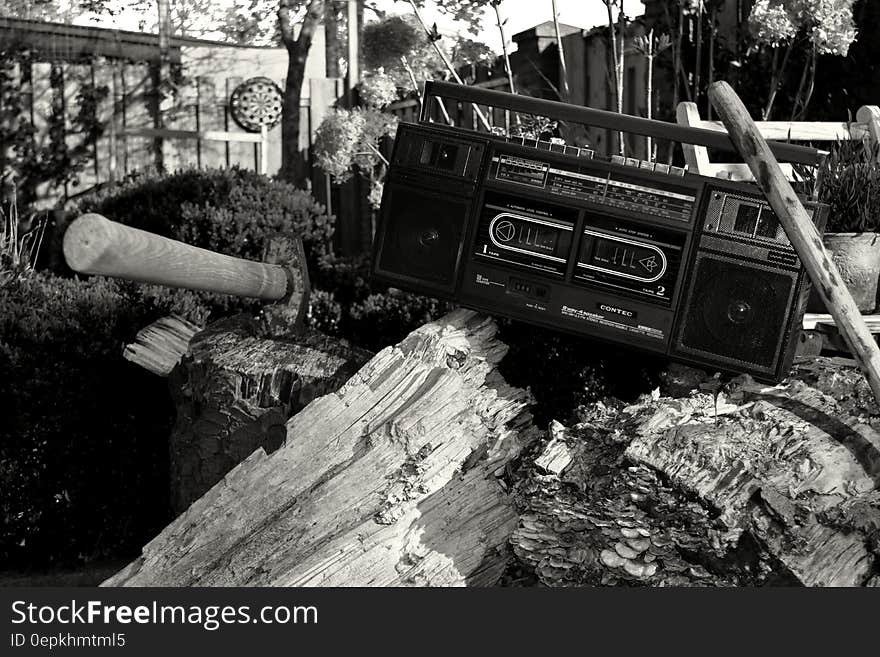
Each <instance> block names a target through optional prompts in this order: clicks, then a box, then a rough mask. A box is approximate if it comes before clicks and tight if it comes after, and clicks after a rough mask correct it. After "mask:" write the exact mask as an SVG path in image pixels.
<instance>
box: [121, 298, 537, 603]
mask: <svg viewBox="0 0 880 657" xmlns="http://www.w3.org/2000/svg"><path fill="white" fill-rule="evenodd" d="M495 333H496V326H495V324H494V323H493V322H492V321H491V320H489V319H487V318H486V317H483V316H480V315H477V314H475V313H473V312H470V311H455V312H453V313H451V314H449V315H447V316H446V317H444V318H443V319H441V320H438V321H436V322H432V323H430V324H426V325H425V326H423V327H421V328H420V329H418V330H417V331H414V332H413V333H411V334H410V335H409V336H408V337H407V338H406V339H405V340H403V341H402V342H401V343H400V344H398V345H396V346H394V347H388V348H386V349H383V350H382V351H381V352H379V353H378V354H376V356H375V357H373V358H372V360H370V361H369V362H368V363H367V364H366V365H364V366H363V367H362V368H361V369H360V370H359V371H358V372H357V373H355V374H354V376H352V377H351V379H350V380H349V381H348V382H347V383H346V384H345V385H343V386H342V388H340V389H339V390H338V391H337V392H335V393H331V394H327V395H324V396H323V397H320V398H318V399H315V400H314V401H312V402H311V403H310V404H308V406H306V407H305V408H304V409H303V410H302V411H300V412H299V413H298V414H296V415H295V416H294V417H292V418H291V419H290V420H289V421H287V423H286V425H285V426H284V429H285V431H284V435H283V436H280V438H281V442H282V444H281V445H280V446H279V447H278V449H276V450H275V451H274V452H273V453H271V454H267V453H266V451H265V450H262V449H258V450H257V451H255V452H254V453H253V454H252V455H251V456H250V457H249V458H247V459H246V460H245V461H244V462H242V463H241V464H240V465H238V466H237V467H236V468H235V469H233V470H232V471H231V472H229V474H227V475H226V477H225V478H224V479H223V480H222V481H221V482H219V483H218V484H217V485H216V486H214V487H213V488H212V489H211V490H210V491H208V492H207V493H206V494H205V495H204V496H203V497H202V498H201V499H199V500H198V501H196V502H195V503H194V504H193V505H192V506H191V507H190V508H189V509H188V510H187V511H186V512H185V513H184V514H183V515H181V516H180V517H178V518H177V519H176V520H175V521H174V522H173V523H172V524H171V525H169V526H168V527H167V528H166V529H165V530H164V531H163V532H162V533H161V534H160V535H159V536H158V537H157V538H155V539H154V540H153V541H151V542H150V543H149V544H148V545H147V546H146V547H145V548H144V550H143V554H142V556H141V557H140V558H139V559H137V560H136V561H135V562H133V563H132V564H130V565H129V566H128V567H127V568H125V569H123V570H122V571H121V572H119V573H118V574H117V575H115V576H114V577H112V578H110V579H109V580H108V581H107V582H105V585H134V586H137V585H162V586H211V585H279V586H290V585H327V586H341V585H361V586H366V585H373V586H377V585H404V584H410V585H462V584H473V585H487V584H492V583H494V582H495V581H497V580H498V578H499V577H500V575H501V573H502V572H503V570H504V568H505V566H506V565H507V561H508V552H507V549H506V547H507V541H508V538H509V536H510V533H511V532H512V531H513V529H514V528H515V527H516V525H517V519H518V518H517V514H516V510H515V508H514V507H513V504H512V500H511V499H510V498H509V496H508V495H507V493H506V490H505V485H504V483H503V480H502V479H501V475H502V474H503V473H504V470H505V466H506V465H507V464H508V462H509V461H510V460H511V459H513V458H514V457H515V456H517V455H518V454H519V452H520V450H521V449H522V448H523V446H524V445H526V444H527V443H529V442H530V441H531V440H532V438H533V437H534V434H535V432H534V430H533V428H532V424H531V416H530V414H529V411H528V407H529V405H530V402H531V398H530V395H529V394H528V393H527V392H526V391H523V390H520V389H517V388H513V387H511V386H509V385H507V384H506V383H505V381H504V380H503V378H502V377H501V375H500V374H499V373H498V371H497V365H498V362H499V361H500V360H501V359H502V358H503V356H504V355H505V353H506V351H507V348H506V346H505V345H503V344H502V343H501V342H499V341H498V340H497V339H496V338H495ZM230 341H232V338H230ZM234 342H235V344H236V348H237V349H238V350H239V357H240V358H241V361H242V362H248V361H249V360H250V358H249V357H247V353H248V352H247V348H246V347H243V346H242V345H241V343H242V340H241V338H236V339H235V341H234ZM203 344H205V343H203ZM213 349H214V350H216V349H217V347H216V346H214V347H213ZM264 355H266V354H265V353H264ZM271 357H272V358H273V359H274V360H275V361H276V363H282V362H286V361H287V359H288V356H287V355H285V353H284V351H283V349H281V350H277V351H272V352H271ZM279 384H280V382H279V383H276V384H274V385H273V384H269V383H268V382H267V384H266V386H265V390H267V391H269V390H276V389H277V388H278V386H279Z"/></svg>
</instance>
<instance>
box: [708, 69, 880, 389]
mask: <svg viewBox="0 0 880 657" xmlns="http://www.w3.org/2000/svg"><path fill="white" fill-rule="evenodd" d="M709 99H710V100H711V102H712V105H714V106H715V110H716V111H717V112H718V115H719V117H720V118H721V121H722V122H723V123H724V127H725V128H727V132H728V133H729V134H730V139H731V141H732V142H733V144H734V145H735V146H736V149H737V150H738V151H739V154H740V155H741V156H742V158H743V159H744V160H745V161H746V163H747V164H748V165H749V169H751V171H752V173H753V174H754V176H755V181H756V182H757V184H758V187H760V188H761V191H762V192H764V195H765V196H766V197H767V201H768V202H769V203H770V206H771V207H772V208H773V211H774V212H775V213H776V215H777V216H778V217H779V221H780V223H781V224H782V227H783V228H784V229H785V233H786V234H787V235H788V239H789V240H790V241H791V243H792V245H793V246H794V249H795V251H796V252H797V254H798V255H799V256H800V258H801V261H802V262H803V263H804V267H806V269H807V272H808V273H809V275H810V278H811V279H812V281H813V285H814V286H815V287H816V291H817V292H818V293H819V296H820V297H821V299H822V301H823V302H824V303H825V306H826V307H827V308H828V310H829V311H830V312H831V316H832V317H833V318H834V323H835V324H836V325H837V327H838V330H840V332H841V334H843V337H844V339H845V340H846V343H847V345H848V346H849V348H850V351H851V352H852V354H853V356H854V357H855V360H856V362H857V363H858V364H859V367H861V369H862V372H864V374H865V378H866V379H867V380H868V385H870V386H871V391H872V392H873V393H874V399H875V400H877V402H878V403H880V349H878V347H877V343H876V342H875V341H874V337H873V336H872V335H871V331H870V330H868V327H867V325H866V324H865V320H864V319H863V318H862V315H861V313H860V312H859V309H858V308H857V307H856V303H855V301H853V298H852V295H851V294H850V293H849V290H847V288H846V284H845V283H844V282H843V279H842V278H841V277H840V272H838V271H837V267H836V266H835V265H834V263H833V262H832V260H831V258H829V257H828V253H826V251H825V247H824V246H823V245H822V238H821V237H820V236H819V232H818V231H817V230H816V227H815V226H814V225H813V222H812V221H810V217H809V215H808V214H807V211H806V210H804V206H803V205H802V204H801V202H800V200H799V199H798V197H797V195H796V194H795V193H794V190H793V189H792V187H791V184H789V182H788V181H787V180H786V179H785V176H784V175H783V173H782V169H781V168H780V166H779V163H778V162H777V161H776V158H775V157H773V154H772V153H771V152H770V147H769V146H768V145H767V142H766V140H765V139H764V138H763V137H762V136H761V133H760V132H759V131H758V128H757V126H756V125H755V122H754V121H753V120H752V118H751V116H749V113H748V110H746V108H745V105H743V102H742V100H740V98H739V96H737V94H736V92H735V91H734V90H733V88H732V87H731V86H730V85H729V84H727V83H726V82H723V81H722V82H716V83H714V84H713V85H712V86H711V87H709Z"/></svg>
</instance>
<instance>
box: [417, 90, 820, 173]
mask: <svg viewBox="0 0 880 657" xmlns="http://www.w3.org/2000/svg"><path fill="white" fill-rule="evenodd" d="M432 96H434V97H439V98H449V99H451V100H458V101H463V102H468V103H474V104H477V105H488V106H490V107H497V108H498V109H504V110H509V111H511V112H521V113H523V114H531V115H533V116H544V117H547V118H550V119H556V120H560V121H568V122H571V123H580V124H582V125H587V126H592V127H596V128H607V129H610V130H615V131H622V132H629V133H632V134H636V135H643V136H645V137H654V138H660V139H669V140H672V141H677V142H679V143H685V144H694V145H696V146H706V147H708V148H717V149H719V150H723V151H729V152H734V153H735V152H736V147H735V146H734V145H733V142H732V141H730V137H729V136H728V134H727V133H726V132H719V131H716V130H707V129H705V128H692V127H690V126H683V125H678V124H677V123H669V122H667V121H657V120H655V119H643V118H641V117H639V116H632V115H630V114H618V113H617V112H609V111H607V110H600V109H594V108H592V107H581V106H579V105H572V104H569V103H561V102H559V101H556V100H545V99H543V98H531V97H530V96H521V95H519V94H511V93H507V92H504V91H494V90H492V89H482V88H480V87H473V86H467V85H463V84H452V83H450V82H438V81H434V80H429V81H427V82H426V83H425V102H423V103H422V113H421V115H420V117H419V120H420V121H422V122H427V121H428V109H427V108H428V107H429V106H430V103H429V102H428V99H429V98H431V97H432ZM767 143H768V145H769V146H770V150H771V151H772V153H773V155H775V156H776V158H777V159H779V160H783V161H785V162H796V163H798V164H807V165H810V166H818V165H819V164H821V162H822V158H823V157H824V155H825V151H822V150H819V149H816V148H810V147H808V146H799V145H797V144H787V143H784V142H778V141H771V142H767Z"/></svg>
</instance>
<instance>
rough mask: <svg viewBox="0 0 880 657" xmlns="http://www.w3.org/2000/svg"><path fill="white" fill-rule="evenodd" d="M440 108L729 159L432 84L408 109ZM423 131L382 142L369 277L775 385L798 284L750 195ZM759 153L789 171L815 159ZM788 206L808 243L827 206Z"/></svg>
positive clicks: (545, 144) (776, 230)
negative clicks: (382, 179) (387, 152)
mask: <svg viewBox="0 0 880 657" xmlns="http://www.w3.org/2000/svg"><path fill="white" fill-rule="evenodd" d="M440 95H442V96H444V97H446V98H447V99H448V98H452V99H453V100H455V101H458V102H473V103H479V104H480V105H482V106H493V107H496V108H498V107H501V108H503V109H504V110H505V111H506V112H511V111H515V112H524V113H528V114H530V115H533V116H547V117H551V118H558V117H560V116H561V117H562V119H563V120H565V121H568V122H575V121H576V122H579V123H583V124H587V125H594V126H596V125H598V126H599V127H607V128H610V129H625V130H627V131H628V132H636V133H638V134H649V135H653V136H656V137H665V138H668V139H673V140H675V141H686V142H689V143H697V144H704V145H709V146H714V147H716V148H725V149H727V150H731V149H732V146H731V144H730V141H729V139H728V138H727V135H726V133H722V132H715V131H709V130H697V129H693V128H685V127H682V126H674V125H671V124H667V123H664V122H660V121H650V120H647V119H639V118H637V117H622V116H621V115H618V114H613V113H610V112H604V111H601V110H592V109H588V108H579V107H575V106H572V105H567V104H564V103H558V102H553V101H544V100H537V99H533V98H526V97H522V96H515V95H512V94H504V93H501V92H493V91H486V90H478V89H473V88H469V87H464V86H460V85H450V84H446V83H437V82H434V83H428V85H427V89H426V95H425V106H427V104H428V103H429V102H431V100H432V98H435V97H437V98H439V96H440ZM447 115H448V112H447ZM426 117H427V112H426V110H425V108H423V113H422V119H421V120H420V122H419V123H418V124H408V123H402V124H401V125H400V126H399V127H398V131H397V137H396V141H395V145H394V150H393V154H392V157H391V160H390V162H391V165H390V169H389V172H388V178H387V182H386V185H385V190H384V195H383V199H382V207H381V211H380V215H379V222H378V225H377V232H376V239H375V245H374V254H373V256H374V257H373V275H374V277H375V278H377V279H379V280H380V281H382V282H385V283H388V284H390V285H392V286H394V287H398V288H404V289H408V290H411V291H415V292H420V293H424V294H428V295H432V296H436V297H442V298H446V299H450V300H452V301H454V302H456V303H458V304H461V305H463V306H466V307H469V308H474V309H477V310H481V311H486V312H489V313H493V314H496V315H501V316H504V317H509V318H512V319H515V320H520V321H524V322H530V323H532V324H536V325H539V326H543V327H547V328H551V329H556V330H561V331H566V332H570V333H575V334H578V335H582V336H587V337H590V338H596V339H601V340H606V341H610V342H615V343H621V344H625V345H629V346H631V347H634V348H638V349H642V350H645V351H649V352H654V353H658V354H664V355H666V356H668V357H669V358H671V359H674V360H677V361H682V362H686V363H690V364H694V365H698V366H701V367H708V368H713V369H721V370H725V371H732V372H743V373H748V374H751V375H752V376H754V377H755V378H758V379H761V380H767V381H778V380H780V379H781V378H783V377H785V376H787V374H788V372H789V370H790V367H791V361H792V356H793V353H794V348H795V346H796V342H797V337H798V335H799V330H800V324H801V322H802V317H803V311H804V305H805V302H806V295H807V292H808V290H807V287H808V279H807V277H806V275H805V272H804V269H803V267H802V265H801V262H800V259H799V258H798V255H797V253H796V252H795V250H794V249H793V248H792V246H791V243H790V242H789V240H788V238H787V237H786V235H785V232H784V230H783V229H782V227H781V225H780V223H779V221H778V219H777V217H776V216H775V215H774V213H773V210H772V209H771V208H770V206H769V205H768V204H767V202H766V200H765V199H764V197H763V196H762V194H761V192H760V191H759V190H758V188H757V187H756V186H755V185H753V184H750V183H742V182H733V181H727V180H722V179H717V178H707V177H703V176H698V175H694V174H691V173H689V172H687V171H686V170H684V169H681V168H677V167H670V166H667V165H663V164H655V163H650V162H644V161H640V160H636V159H632V158H622V157H612V158H611V159H610V160H607V159H604V158H600V157H598V156H596V154H595V153H593V151H591V150H589V149H584V148H578V147H575V146H570V145H566V144H564V143H562V142H561V141H560V140H559V139H554V140H552V141H551V140H548V141H542V140H538V139H532V138H523V137H509V136H507V135H506V134H501V135H499V134H494V133H483V132H477V131H473V130H465V129H461V128H454V127H448V126H442V125H440V124H439V123H432V122H430V121H429V120H427V118H426ZM771 146H772V148H773V149H774V151H775V152H776V153H777V156H780V157H783V158H785V159H788V160H790V161H800V162H803V163H815V161H816V158H817V157H818V153H819V152H818V151H815V150H814V149H808V148H805V147H800V146H794V145H791V144H781V143H774V144H771ZM806 207H807V210H808V212H810V213H811V214H812V218H813V220H814V222H815V223H816V225H817V227H818V228H819V230H820V231H821V230H822V227H823V225H824V220H825V217H826V215H827V207H826V206H823V205H821V204H817V203H807V204H806Z"/></svg>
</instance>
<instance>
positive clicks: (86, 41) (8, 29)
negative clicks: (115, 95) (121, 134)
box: [0, 16, 273, 62]
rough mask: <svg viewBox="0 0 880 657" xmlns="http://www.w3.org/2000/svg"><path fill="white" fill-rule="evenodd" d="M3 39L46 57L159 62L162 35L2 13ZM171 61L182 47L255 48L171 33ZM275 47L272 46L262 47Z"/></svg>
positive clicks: (1, 36) (176, 59) (0, 18)
mask: <svg viewBox="0 0 880 657" xmlns="http://www.w3.org/2000/svg"><path fill="white" fill-rule="evenodd" d="M0 42H2V43H4V44H7V43H9V44H15V45H20V46H23V47H26V48H31V49H33V50H35V51H38V52H39V53H40V54H41V55H42V56H43V57H44V58H45V57H47V56H48V58H50V59H51V58H53V57H57V58H59V59H65V60H70V59H77V58H89V57H94V56H100V57H112V58H118V59H127V60H130V61H158V60H159V38H158V36H157V35H155V34H145V33H143V32H132V31H129V30H112V29H107V28H103V27H90V26H85V25H67V24H65V23H50V22H47V21H38V20H31V19H24V18H11V17H8V16H0ZM170 45H171V52H170V53H169V55H170V58H171V61H172V62H179V61H180V49H181V48H184V47H197V46H211V47H218V46H222V47H225V48H255V47H261V46H239V45H236V44H231V43H225V42H222V41H211V40H208V39H194V38H192V37H180V36H172V37H171V39H170ZM262 47H264V48H268V49H272V48H273V47H272V46H262Z"/></svg>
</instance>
